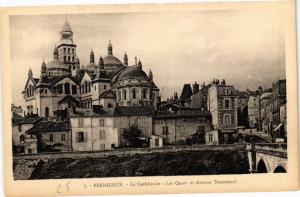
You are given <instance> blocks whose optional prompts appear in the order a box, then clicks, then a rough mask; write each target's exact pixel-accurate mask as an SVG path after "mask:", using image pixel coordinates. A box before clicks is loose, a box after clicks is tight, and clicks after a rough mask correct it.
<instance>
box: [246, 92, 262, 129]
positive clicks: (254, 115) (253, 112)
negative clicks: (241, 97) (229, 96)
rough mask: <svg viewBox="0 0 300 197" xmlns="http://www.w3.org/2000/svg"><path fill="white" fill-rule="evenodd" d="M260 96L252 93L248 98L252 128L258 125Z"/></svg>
mask: <svg viewBox="0 0 300 197" xmlns="http://www.w3.org/2000/svg"><path fill="white" fill-rule="evenodd" d="M258 113H259V98H258V96H257V95H256V94H251V95H250V96H249V100H248V118H249V126H250V128H257V127H258Z"/></svg>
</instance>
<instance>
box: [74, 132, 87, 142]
mask: <svg viewBox="0 0 300 197" xmlns="http://www.w3.org/2000/svg"><path fill="white" fill-rule="evenodd" d="M76 140H77V142H86V141H87V133H85V132H82V131H79V132H77V133H76Z"/></svg>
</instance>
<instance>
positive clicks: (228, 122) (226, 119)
mask: <svg viewBox="0 0 300 197" xmlns="http://www.w3.org/2000/svg"><path fill="white" fill-rule="evenodd" d="M223 124H224V125H231V115H230V114H224V116H223Z"/></svg>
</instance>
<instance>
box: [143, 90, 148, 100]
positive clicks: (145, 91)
mask: <svg viewBox="0 0 300 197" xmlns="http://www.w3.org/2000/svg"><path fill="white" fill-rule="evenodd" d="M143 98H144V99H146V98H147V90H146V89H143Z"/></svg>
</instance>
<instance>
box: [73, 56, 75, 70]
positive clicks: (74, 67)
mask: <svg viewBox="0 0 300 197" xmlns="http://www.w3.org/2000/svg"><path fill="white" fill-rule="evenodd" d="M72 62H74V56H72ZM73 68H75V67H73Z"/></svg>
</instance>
